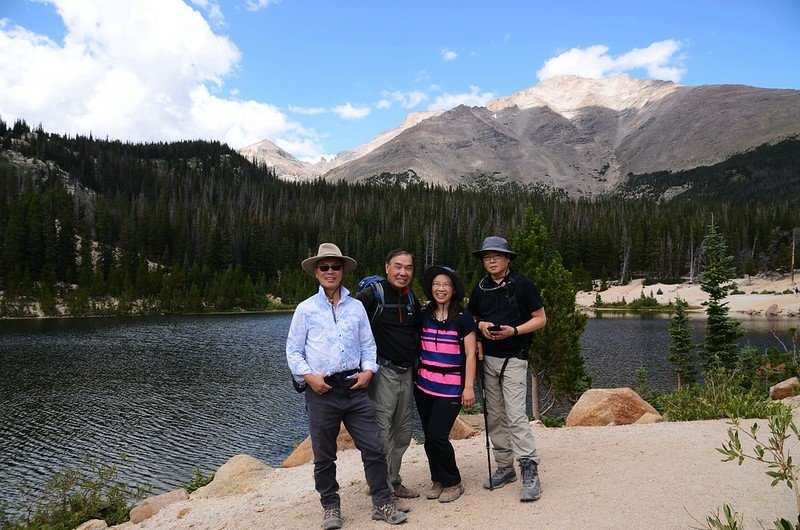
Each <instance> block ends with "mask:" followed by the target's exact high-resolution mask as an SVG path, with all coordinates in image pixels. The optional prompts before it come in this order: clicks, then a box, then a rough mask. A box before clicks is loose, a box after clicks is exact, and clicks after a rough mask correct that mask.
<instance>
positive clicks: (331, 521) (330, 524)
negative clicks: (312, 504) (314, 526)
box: [322, 508, 342, 530]
mask: <svg viewBox="0 0 800 530" xmlns="http://www.w3.org/2000/svg"><path fill="white" fill-rule="evenodd" d="M341 527H342V512H341V510H340V509H339V508H328V509H327V510H325V513H324V515H323V516H322V530H336V529H337V528H341Z"/></svg>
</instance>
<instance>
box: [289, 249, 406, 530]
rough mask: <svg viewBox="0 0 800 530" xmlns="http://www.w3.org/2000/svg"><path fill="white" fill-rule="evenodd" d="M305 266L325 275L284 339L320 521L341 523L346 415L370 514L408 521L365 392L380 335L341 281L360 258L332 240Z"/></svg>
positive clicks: (334, 525) (326, 525)
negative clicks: (340, 444)
mask: <svg viewBox="0 0 800 530" xmlns="http://www.w3.org/2000/svg"><path fill="white" fill-rule="evenodd" d="M302 267H303V270H305V271H306V272H307V273H309V274H311V275H312V276H314V277H316V279H317V281H318V282H319V291H318V292H317V294H315V295H313V296H311V297H309V298H307V299H306V300H304V301H303V302H301V303H300V304H298V306H297V309H296V310H295V313H294V316H293V317H292V323H291V326H290V327H289V336H288V337H287V339H286V360H287V361H288V363H289V369H290V370H291V372H292V377H293V378H294V380H295V382H297V383H298V384H300V385H302V384H305V385H307V388H306V390H305V398H306V410H307V411H308V426H309V432H310V435H311V448H312V451H313V453H314V483H315V486H316V489H317V491H318V492H319V494H320V502H321V503H322V507H323V509H324V515H323V521H322V527H323V528H324V529H326V530H327V529H333V528H341V527H342V515H341V502H340V498H339V484H338V482H337V481H336V437H337V436H338V434H339V428H340V423H341V422H344V425H345V427H346V428H347V431H348V432H349V433H350V436H352V437H353V441H354V442H355V445H356V447H357V448H358V449H359V451H361V459H362V461H363V462H364V473H365V475H366V479H367V483H368V484H369V487H370V494H371V495H372V504H373V513H372V518H373V519H375V520H383V521H386V522H387V523H389V524H400V523H403V522H405V521H406V519H407V516H406V514H405V513H403V512H401V511H399V510H397V508H396V507H395V506H394V504H393V503H392V498H391V490H390V489H389V485H388V482H387V467H386V455H385V452H384V448H383V443H382V442H381V439H380V436H379V434H378V424H377V421H376V419H375V409H374V407H373V405H372V401H371V400H370V398H369V395H368V394H367V388H368V386H369V382H370V380H371V379H372V375H373V374H374V373H375V372H377V371H378V365H377V363H376V362H375V340H374V339H373V337H372V331H371V330H370V326H369V319H368V318H367V313H366V311H365V310H364V306H363V305H362V304H361V303H360V302H359V301H358V300H356V299H355V298H351V297H350V296H348V294H349V291H348V290H347V288H346V287H344V286H342V278H343V277H344V275H345V274H346V273H348V272H350V271H352V270H353V269H355V267H356V261H355V260H354V259H353V258H351V257H349V256H345V255H343V254H342V251H341V250H339V247H337V246H336V245H334V244H332V243H323V244H321V245H320V246H319V250H318V251H317V255H316V256H312V257H310V258H308V259H305V260H303V263H302Z"/></svg>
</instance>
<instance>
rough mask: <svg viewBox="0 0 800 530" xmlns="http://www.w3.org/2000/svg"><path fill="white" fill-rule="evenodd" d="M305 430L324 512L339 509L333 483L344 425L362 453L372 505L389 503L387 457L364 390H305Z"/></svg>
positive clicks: (337, 493)
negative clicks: (338, 439) (337, 441)
mask: <svg viewBox="0 0 800 530" xmlns="http://www.w3.org/2000/svg"><path fill="white" fill-rule="evenodd" d="M305 394H306V408H307V410H308V427H309V431H310V434H311V449H312V450H313V452H314V484H315V486H316V489H317V491H318V492H319V494H320V502H321V503H322V507H323V508H324V509H326V510H327V509H330V508H338V507H339V506H340V498H339V483H338V482H337V481H336V437H337V436H338V435H339V425H340V423H341V422H344V426H345V427H346V428H347V432H349V433H350V436H352V438H353V442H354V443H355V446H356V448H358V450H359V451H361V460H362V462H364V475H365V476H366V479H367V484H368V485H369V489H370V494H371V495H372V504H374V505H375V506H383V505H384V504H386V503H387V502H389V499H390V496H391V491H390V490H389V485H388V482H387V479H386V473H387V468H386V454H385V452H384V449H383V443H382V442H381V439H380V436H379V435H378V423H377V421H376V420H375V407H374V406H373V405H372V400H371V399H370V398H369V395H368V394H367V391H366V390H356V391H352V392H351V391H350V390H348V389H345V388H339V387H334V388H333V389H331V390H330V391H329V392H327V393H325V394H322V395H319V394H316V393H314V391H312V390H311V388H308V389H306V393H305Z"/></svg>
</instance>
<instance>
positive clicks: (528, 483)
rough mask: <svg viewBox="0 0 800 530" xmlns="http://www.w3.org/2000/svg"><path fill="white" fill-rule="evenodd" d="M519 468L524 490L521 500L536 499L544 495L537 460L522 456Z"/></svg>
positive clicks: (521, 493) (520, 495)
mask: <svg viewBox="0 0 800 530" xmlns="http://www.w3.org/2000/svg"><path fill="white" fill-rule="evenodd" d="M519 469H520V473H521V474H522V490H521V491H520V494H519V500H520V501H522V502H528V501H535V500H536V499H538V498H539V497H541V496H542V483H541V482H540V481H539V472H538V470H537V465H536V462H534V461H533V460H531V459H529V458H522V459H520V461H519Z"/></svg>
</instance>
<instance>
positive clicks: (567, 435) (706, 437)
mask: <svg viewBox="0 0 800 530" xmlns="http://www.w3.org/2000/svg"><path fill="white" fill-rule="evenodd" d="M797 419H798V418H797V416H796V417H795V421H797ZM752 423H753V422H752V421H749V422H746V423H745V424H746V425H748V426H749V425H751V424H752ZM760 423H762V424H763V422H760ZM533 429H534V432H535V434H536V438H537V444H538V446H539V450H540V453H541V455H542V463H541V465H540V475H541V479H542V485H543V490H544V492H543V495H542V497H541V499H539V500H538V501H536V502H532V503H521V502H519V500H518V495H519V484H520V483H519V481H517V482H516V483H513V484H510V485H507V486H505V487H504V488H502V489H498V490H495V491H493V492H490V491H488V490H485V489H483V487H482V486H481V484H482V482H483V480H484V479H485V478H486V476H487V462H486V447H485V443H486V442H485V438H484V436H483V433H482V432H481V433H479V434H478V435H477V436H474V437H472V438H470V439H467V440H460V441H456V442H454V446H455V449H456V455H457V458H458V462H459V467H460V469H461V473H462V477H463V483H464V485H465V487H466V492H465V494H464V495H463V496H462V497H461V498H460V499H459V500H457V501H455V502H453V503H450V504H442V503H439V502H437V501H429V500H426V499H424V498H422V497H421V498H419V499H414V500H411V501H410V502H411V503H412V510H411V512H410V513H409V520H408V523H406V524H405V525H403V526H402V528H426V529H427V528H482V529H487V528H510V527H519V526H520V525H525V526H529V527H531V528H564V529H628V528H630V529H634V528H635V529H642V528H648V529H650V528H652V529H662V528H663V529H672V528H675V529H677V528H691V527H702V526H701V524H700V523H701V522H702V521H703V520H704V519H705V517H706V516H707V515H709V514H711V513H712V512H715V511H716V510H717V509H719V508H720V507H721V506H722V504H723V503H728V504H730V505H731V506H732V507H733V508H734V509H735V510H736V511H737V512H738V513H740V514H742V515H743V516H744V524H745V528H761V526H760V525H759V522H760V523H763V525H764V527H766V528H772V522H773V520H774V519H775V518H776V517H786V518H791V517H793V516H796V514H797V507H796V505H795V501H794V498H793V495H792V493H791V491H790V490H789V489H788V488H786V486H785V485H781V486H779V487H777V486H776V487H774V488H771V487H770V478H769V477H768V476H767V475H766V474H765V471H766V466H765V465H764V464H759V463H757V462H752V461H745V462H744V464H743V465H742V466H738V465H737V464H736V463H735V462H722V461H721V456H722V455H720V454H719V453H718V452H717V451H716V450H715V448H716V447H720V446H721V444H722V442H723V441H726V440H727V434H726V433H727V429H728V424H727V423H726V422H725V421H722V420H715V421H700V422H679V423H658V424H650V425H626V426H614V427H565V428H547V427H544V426H542V425H539V424H536V423H534V424H533ZM762 432H763V430H762ZM762 436H763V435H762ZM790 448H791V451H792V453H793V454H795V455H797V454H798V453H797V451H798V449H800V444H798V442H797V440H795V439H794V438H793V439H792V440H791V444H790ZM338 466H339V469H338V473H339V474H338V476H339V483H340V485H341V492H340V493H341V495H342V510H343V517H344V528H351V529H377V528H388V525H386V523H383V522H378V521H372V520H371V518H370V515H371V511H370V504H371V503H370V498H369V496H368V495H366V493H365V488H366V486H365V482H364V475H363V470H362V467H361V462H360V458H359V453H358V452H357V451H355V450H350V451H343V452H341V453H340V456H339V461H338ZM402 475H403V481H404V483H406V484H407V485H409V486H413V487H418V488H421V489H422V488H424V487H426V486H427V485H428V483H429V474H428V469H427V460H426V458H425V453H424V450H423V448H422V446H420V445H417V444H413V445H412V446H411V447H410V448H409V450H408V452H407V453H406V456H405V458H404V461H403V469H402ZM181 514H182V515H181ZM321 519H322V509H321V507H320V504H319V497H318V495H317V493H316V492H315V491H314V486H313V479H312V466H311V464H306V465H303V466H300V467H296V468H287V469H282V468H281V469H276V470H275V471H274V472H272V473H271V474H269V475H268V477H267V478H266V479H265V480H264V481H263V482H262V483H261V484H260V486H258V487H257V488H256V490H255V491H253V492H250V493H247V494H245V495H242V496H237V497H228V498H223V499H213V500H210V499H204V500H189V501H185V502H179V503H175V504H172V505H170V506H167V507H166V508H164V509H163V510H162V511H161V512H159V513H158V514H156V515H155V516H154V517H153V518H152V519H149V520H147V521H145V522H143V523H140V524H139V525H132V524H130V523H126V524H125V525H121V526H120V528H125V529H127V530H133V529H156V528H158V529H186V528H192V529H240V528H241V529H251V528H252V529H256V528H287V529H290V528H297V529H301V528H303V529H304V528H319V527H320V523H321Z"/></svg>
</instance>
